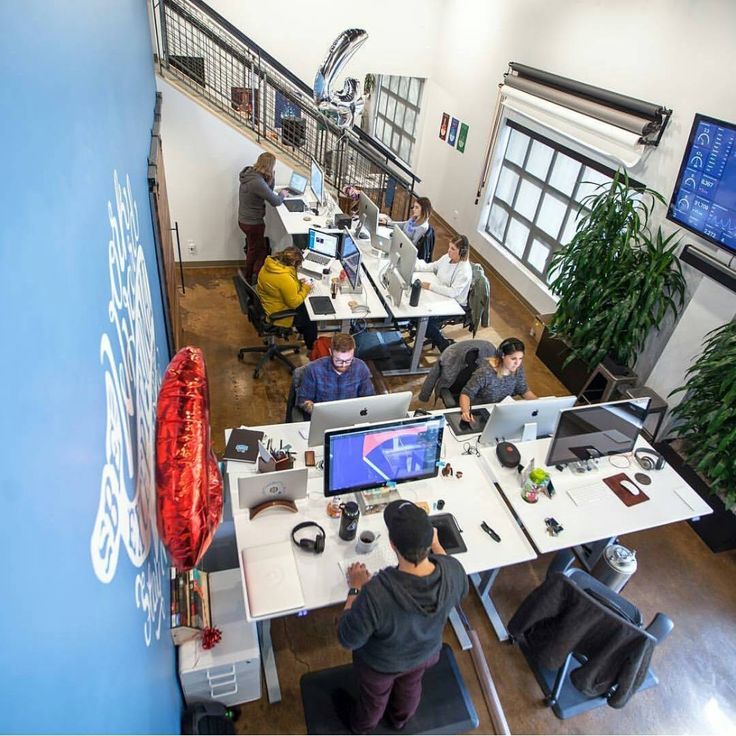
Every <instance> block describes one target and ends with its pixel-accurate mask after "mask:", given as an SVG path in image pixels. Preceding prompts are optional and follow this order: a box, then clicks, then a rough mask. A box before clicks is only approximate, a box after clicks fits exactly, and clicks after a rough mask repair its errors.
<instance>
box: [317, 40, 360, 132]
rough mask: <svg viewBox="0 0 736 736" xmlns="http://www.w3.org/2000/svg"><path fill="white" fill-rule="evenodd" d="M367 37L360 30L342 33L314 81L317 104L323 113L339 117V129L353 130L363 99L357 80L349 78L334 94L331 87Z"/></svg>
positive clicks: (331, 47)
mask: <svg viewBox="0 0 736 736" xmlns="http://www.w3.org/2000/svg"><path fill="white" fill-rule="evenodd" d="M367 38H368V34H367V33H366V32H365V31H363V30H361V29H360V28H348V29H347V30H346V31H343V32H342V33H341V34H340V35H339V36H338V37H337V38H336V39H335V40H334V41H333V42H332V46H330V50H329V51H328V52H327V56H326V57H325V60H324V61H323V62H322V64H321V66H320V67H319V69H318V70H317V75H316V76H315V78H314V101H315V102H316V103H317V106H318V107H319V109H320V110H321V111H322V112H323V113H334V114H335V115H337V125H338V126H339V127H340V128H348V129H349V128H352V127H353V124H354V122H355V118H356V116H357V115H360V113H361V112H362V111H363V96H362V95H361V94H360V82H358V80H357V79H352V78H348V79H346V80H345V82H344V84H343V86H342V89H341V90H339V91H333V89H332V87H333V85H334V83H335V80H336V78H337V76H338V75H339V74H340V72H341V71H342V69H343V67H344V66H345V65H346V64H347V63H348V61H350V59H351V58H352V56H353V54H355V52H356V51H357V50H358V49H359V48H360V47H361V46H362V45H363V44H364V43H365V42H366V40H367Z"/></svg>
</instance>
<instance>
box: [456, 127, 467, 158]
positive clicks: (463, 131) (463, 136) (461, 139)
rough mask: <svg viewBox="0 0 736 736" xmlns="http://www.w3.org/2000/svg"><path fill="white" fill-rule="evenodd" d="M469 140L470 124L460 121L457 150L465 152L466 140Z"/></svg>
mask: <svg viewBox="0 0 736 736" xmlns="http://www.w3.org/2000/svg"><path fill="white" fill-rule="evenodd" d="M467 140H468V126H467V125H466V124H465V123H460V132H459V133H458V136H457V150H458V151H460V153H465V141H467Z"/></svg>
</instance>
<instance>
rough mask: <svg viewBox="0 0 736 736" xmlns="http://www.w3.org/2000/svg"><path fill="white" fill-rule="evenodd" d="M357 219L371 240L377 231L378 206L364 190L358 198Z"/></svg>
mask: <svg viewBox="0 0 736 736" xmlns="http://www.w3.org/2000/svg"><path fill="white" fill-rule="evenodd" d="M358 220H359V222H362V223H363V225H364V226H365V227H366V229H367V230H368V232H369V233H370V234H371V240H373V238H374V237H375V236H376V233H377V232H378V207H377V205H376V204H375V203H374V202H373V200H372V199H371V198H370V197H369V196H368V195H367V194H366V193H365V192H361V193H360V199H359V200H358Z"/></svg>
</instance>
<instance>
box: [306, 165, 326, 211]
mask: <svg viewBox="0 0 736 736" xmlns="http://www.w3.org/2000/svg"><path fill="white" fill-rule="evenodd" d="M311 161H312V165H311V168H310V170H309V186H310V187H311V188H312V191H313V192H314V196H315V197H317V203H318V204H320V205H323V204H324V203H325V175H324V172H323V171H322V169H321V168H320V167H319V164H318V163H317V162H316V161H315V160H314V159H311Z"/></svg>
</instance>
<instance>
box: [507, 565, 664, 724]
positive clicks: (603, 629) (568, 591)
mask: <svg viewBox="0 0 736 736" xmlns="http://www.w3.org/2000/svg"><path fill="white" fill-rule="evenodd" d="M673 626H674V624H673V623H672V620H671V619H670V618H669V617H668V616H666V615H665V614H663V613H658V614H657V615H656V616H655V617H654V619H652V622H651V623H650V624H649V626H647V627H646V628H643V626H642V616H641V613H640V612H639V609H638V608H636V606H634V605H633V604H632V603H630V602H629V601H627V600H626V599H625V598H623V597H622V596H621V595H619V594H618V593H615V592H614V591H613V590H611V589H610V588H608V587H606V586H605V585H604V584H603V583H601V582H600V581H599V580H597V579H596V578H594V577H593V576H592V575H589V574H588V573H587V572H585V571H584V570H580V569H578V568H571V569H568V570H567V572H564V573H563V572H552V573H550V574H548V576H547V579H546V580H545V581H544V583H542V585H540V586H539V587H538V588H537V589H536V590H534V591H532V593H531V594H530V595H529V596H528V597H527V598H526V600H524V602H523V603H522V604H521V606H520V607H519V609H518V611H517V612H516V613H515V614H514V615H513V617H512V618H511V621H509V625H508V630H509V633H510V634H511V636H512V638H513V639H514V640H515V641H516V642H517V643H518V644H519V648H520V649H521V651H522V653H523V654H524V656H525V657H526V660H527V663H528V664H529V666H530V668H531V670H532V671H533V672H534V675H535V677H536V678H537V682H538V683H539V686H540V687H541V689H542V692H543V693H544V695H545V699H544V702H545V704H546V705H549V706H550V707H551V708H552V710H553V711H554V713H555V715H556V716H557V717H558V718H561V719H564V718H570V717H572V716H575V715H578V714H580V713H584V712H586V711H588V710H592V709H593V708H598V707H599V706H601V705H605V704H608V705H610V706H611V707H612V708H623V707H624V705H626V703H627V702H628V701H629V699H630V698H631V697H632V696H633V695H634V693H636V692H638V691H639V690H644V689H646V688H649V687H654V686H655V685H657V684H658V682H659V681H658V680H657V678H656V676H655V675H654V673H653V672H652V671H651V670H650V669H649V663H650V661H651V657H652V653H653V651H654V647H655V646H656V645H657V644H658V643H660V642H662V641H663V640H664V639H665V638H666V637H667V636H668V635H669V633H670V631H672V628H673Z"/></svg>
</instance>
